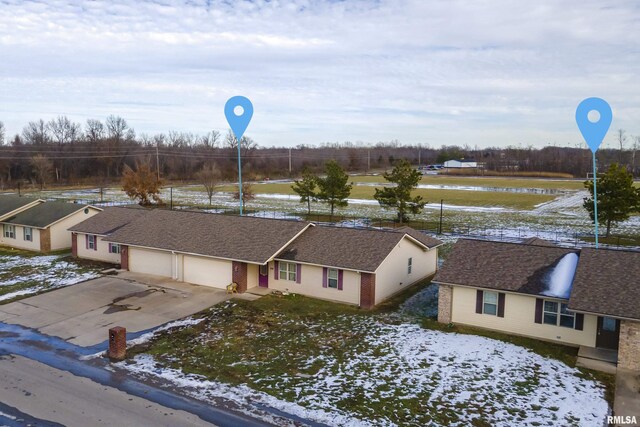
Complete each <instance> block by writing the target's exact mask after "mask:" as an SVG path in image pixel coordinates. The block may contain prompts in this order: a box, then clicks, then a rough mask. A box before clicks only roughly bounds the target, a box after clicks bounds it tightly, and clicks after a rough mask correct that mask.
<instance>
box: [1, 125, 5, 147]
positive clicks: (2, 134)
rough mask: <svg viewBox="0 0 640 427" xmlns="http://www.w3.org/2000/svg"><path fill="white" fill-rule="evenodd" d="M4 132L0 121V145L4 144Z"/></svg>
mask: <svg viewBox="0 0 640 427" xmlns="http://www.w3.org/2000/svg"><path fill="white" fill-rule="evenodd" d="M5 133H6V131H5V129H4V123H2V122H0V145H4V137H5Z"/></svg>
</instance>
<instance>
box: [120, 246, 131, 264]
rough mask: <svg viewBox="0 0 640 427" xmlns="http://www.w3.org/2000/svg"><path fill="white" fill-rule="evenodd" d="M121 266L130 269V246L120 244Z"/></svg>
mask: <svg viewBox="0 0 640 427" xmlns="http://www.w3.org/2000/svg"><path fill="white" fill-rule="evenodd" d="M120 268H121V269H123V270H128V269H129V246H125V245H122V246H120Z"/></svg>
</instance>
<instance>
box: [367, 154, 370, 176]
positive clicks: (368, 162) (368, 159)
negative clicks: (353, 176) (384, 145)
mask: <svg viewBox="0 0 640 427" xmlns="http://www.w3.org/2000/svg"><path fill="white" fill-rule="evenodd" d="M370 170H371V150H367V172H369V171H370Z"/></svg>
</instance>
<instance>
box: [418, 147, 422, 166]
mask: <svg viewBox="0 0 640 427" xmlns="http://www.w3.org/2000/svg"><path fill="white" fill-rule="evenodd" d="M421 157H422V149H421V148H420V147H418V166H420V165H421V164H422V159H421Z"/></svg>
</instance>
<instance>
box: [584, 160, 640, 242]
mask: <svg viewBox="0 0 640 427" xmlns="http://www.w3.org/2000/svg"><path fill="white" fill-rule="evenodd" d="M597 179H598V182H597V191H598V221H599V222H601V223H603V224H606V227H607V234H606V237H609V234H610V232H611V227H612V226H615V225H616V224H617V223H619V222H621V221H625V220H627V219H629V216H630V215H631V213H632V212H634V211H637V210H639V209H640V189H639V188H634V186H633V176H632V175H631V174H630V173H629V172H627V171H626V169H625V168H623V167H621V166H619V165H618V164H617V163H614V164H612V165H611V166H610V167H609V170H607V172H606V173H604V174H601V175H600V176H598V178H597ZM584 186H585V188H586V189H587V190H589V193H590V194H591V197H586V198H585V199H584V204H583V206H584V208H585V209H586V210H587V212H589V216H590V217H591V220H592V221H593V222H594V223H595V215H594V209H593V181H585V183H584Z"/></svg>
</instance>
